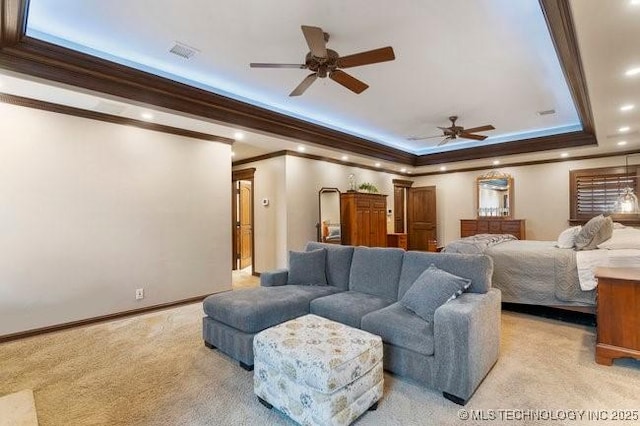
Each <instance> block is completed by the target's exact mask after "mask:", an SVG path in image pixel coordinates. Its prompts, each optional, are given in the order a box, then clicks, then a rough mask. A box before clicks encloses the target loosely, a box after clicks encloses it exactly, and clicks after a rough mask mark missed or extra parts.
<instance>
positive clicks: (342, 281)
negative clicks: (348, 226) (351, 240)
mask: <svg viewBox="0 0 640 426" xmlns="http://www.w3.org/2000/svg"><path fill="white" fill-rule="evenodd" d="M320 248H323V249H325V250H326V251H327V260H326V265H325V267H326V271H325V272H326V275H327V284H329V285H332V286H334V287H338V288H339V289H342V290H348V289H349V272H350V271H351V259H352V257H353V247H351V246H341V245H338V244H325V243H316V242H309V243H307V247H306V248H305V250H306V251H312V250H317V249H320Z"/></svg>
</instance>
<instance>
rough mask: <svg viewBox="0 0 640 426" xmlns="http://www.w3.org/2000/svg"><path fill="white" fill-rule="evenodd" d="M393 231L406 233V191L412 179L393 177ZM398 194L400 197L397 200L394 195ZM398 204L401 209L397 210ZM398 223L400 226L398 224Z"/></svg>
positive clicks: (411, 183)
mask: <svg viewBox="0 0 640 426" xmlns="http://www.w3.org/2000/svg"><path fill="white" fill-rule="evenodd" d="M392 182H393V232H394V233H397V234H405V233H406V234H408V233H409V232H408V226H407V211H408V209H407V207H408V205H407V204H408V198H409V197H408V194H407V191H408V190H409V188H411V186H412V185H413V181H412V180H404V179H393V180H392ZM398 193H399V194H400V199H399V200H397V199H396V196H397V195H398ZM398 205H400V206H401V207H402V210H401V211H398V208H397V207H398ZM398 224H400V225H401V226H398Z"/></svg>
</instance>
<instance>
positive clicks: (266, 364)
mask: <svg viewBox="0 0 640 426" xmlns="http://www.w3.org/2000/svg"><path fill="white" fill-rule="evenodd" d="M253 351H254V367H255V369H254V375H253V382H254V392H255V394H256V395H257V396H258V398H259V399H260V402H262V403H263V404H264V405H266V406H267V407H269V408H271V406H274V407H276V408H277V409H279V410H280V411H282V412H283V413H285V414H286V415H288V416H289V417H291V418H292V419H293V420H295V421H297V422H298V423H300V424H302V425H347V424H350V423H352V422H353V421H354V420H355V419H357V418H358V417H359V416H360V415H361V414H363V413H364V412H365V411H367V410H368V409H369V408H371V409H375V407H377V402H378V400H379V399H380V398H381V397H382V387H383V371H382V339H381V338H380V337H379V336H376V335H374V334H371V333H368V332H366V331H363V330H358V329H356V328H352V327H349V326H347V325H344V324H340V323H338V322H334V321H330V320H328V319H326V318H322V317H319V316H316V315H305V316H302V317H299V318H296V319H294V320H291V321H287V322H284V323H282V324H279V325H276V326H274V327H271V328H269V329H267V330H264V331H262V332H260V333H258V334H256V336H255V337H254V339H253Z"/></svg>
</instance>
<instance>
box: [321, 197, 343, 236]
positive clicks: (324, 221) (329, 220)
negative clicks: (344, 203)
mask: <svg viewBox="0 0 640 426" xmlns="http://www.w3.org/2000/svg"><path fill="white" fill-rule="evenodd" d="M318 201H319V206H320V208H319V220H318V224H317V228H318V241H320V242H323V243H331V244H341V243H342V236H341V231H340V191H339V190H338V188H321V189H320V191H319V192H318Z"/></svg>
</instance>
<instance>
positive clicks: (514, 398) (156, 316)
mask: <svg viewBox="0 0 640 426" xmlns="http://www.w3.org/2000/svg"><path fill="white" fill-rule="evenodd" d="M201 317H202V308H201V305H200V304H193V305H186V306H183V307H180V308H175V309H171V310H166V311H159V312H155V313H151V314H146V315H142V316H138V317H132V318H128V319H123V320H118V321H113V322H109V323H103V324H98V325H94V326H89V327H82V328H76V329H71V330H67V331H63V332H57V333H51V334H47V335H42V336H39V337H34V338H28V339H24V340H20V341H15V342H10V343H5V344H2V345H0V395H4V394H8V393H12V392H16V391H19V390H22V389H33V391H34V395H35V402H36V407H37V411H38V420H39V421H40V424H41V425H65V426H66V425H114V424H122V425H267V424H268V425H271V424H285V425H286V424H292V423H291V422H289V421H288V420H287V419H286V418H284V417H283V416H282V415H280V414H278V412H277V411H274V410H272V411H269V410H267V409H266V408H264V407H263V406H262V405H260V404H259V403H258V402H257V400H256V398H255V397H254V395H253V384H252V373H250V372H246V371H244V370H243V369H241V368H240V367H239V366H238V365H237V363H236V362H234V361H233V360H231V359H230V358H228V357H227V356H225V355H223V354H221V353H220V352H218V351H215V350H209V349H207V348H205V346H204V345H203V343H202V338H201ZM502 323H503V333H502V353H501V357H500V360H499V361H498V363H497V364H496V366H495V367H494V368H493V370H492V371H491V373H490V374H489V376H488V377H487V378H486V379H485V381H484V382H483V383H482V385H481V386H480V388H479V389H478V391H477V392H476V394H475V395H474V396H473V398H472V399H471V401H470V402H469V403H468V404H467V406H466V407H465V409H466V410H488V409H494V410H498V409H538V410H544V409H549V410H560V409H565V410H568V409H574V410H579V409H580V410H582V409H584V410H612V409H638V408H640V403H639V401H640V396H639V393H638V389H639V383H640V362H637V361H631V360H619V361H616V362H615V364H614V366H612V367H605V366H601V365H598V364H596V363H595V362H594V356H593V353H594V343H595V334H594V329H593V328H591V327H585V326H577V325H570V324H564V323H560V322H556V321H553V320H547V319H540V318H535V317H529V316H526V315H523V314H515V313H503V315H502ZM460 408H461V407H459V406H457V405H455V404H453V403H452V402H450V401H447V400H445V399H443V398H442V396H441V395H440V393H439V392H436V391H434V390H431V389H427V388H424V387H422V386H420V385H417V384H416V383H414V382H411V381H409V380H406V379H403V378H399V377H395V376H393V375H389V374H387V375H385V394H384V398H383V400H382V401H381V403H380V406H379V408H378V410H377V411H374V412H368V413H366V414H365V415H364V416H363V417H362V418H361V419H360V420H359V421H358V422H357V423H358V424H361V425H429V424H434V425H447V424H485V425H487V424H501V423H502V422H500V421H492V422H486V421H485V422H473V421H466V422H463V421H461V420H460V419H459V417H458V412H459V410H460ZM525 423H529V424H534V423H539V424H545V425H549V424H569V423H570V422H566V421H565V422H562V421H560V422H559V421H552V422H550V421H540V422H533V421H529V422H525ZM507 424H516V423H514V422H507ZM570 424H590V423H589V422H586V421H582V422H572V423H570ZM591 424H595V423H591ZM611 424H618V425H619V424H632V423H631V422H611Z"/></svg>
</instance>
